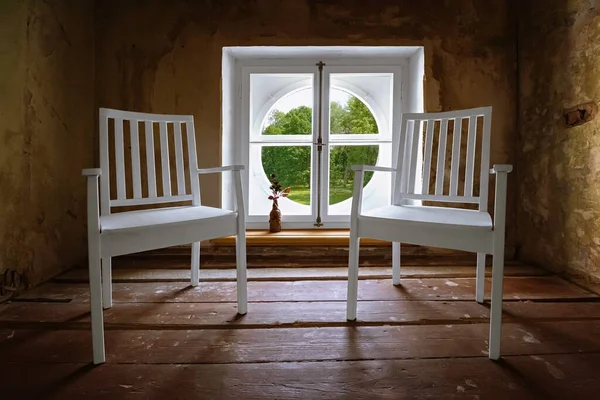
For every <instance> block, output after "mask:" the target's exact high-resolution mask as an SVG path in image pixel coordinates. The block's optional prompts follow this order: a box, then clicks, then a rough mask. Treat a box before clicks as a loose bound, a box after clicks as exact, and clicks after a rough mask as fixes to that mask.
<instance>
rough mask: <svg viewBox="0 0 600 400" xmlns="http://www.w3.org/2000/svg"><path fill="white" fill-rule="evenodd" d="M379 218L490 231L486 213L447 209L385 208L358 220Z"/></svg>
mask: <svg viewBox="0 0 600 400" xmlns="http://www.w3.org/2000/svg"><path fill="white" fill-rule="evenodd" d="M364 218H368V219H371V218H374V219H377V218H381V219H386V220H394V221H403V222H406V223H408V224H414V225H415V226H417V225H418V226H423V225H429V224H432V225H435V226H438V227H442V226H443V227H446V228H474V229H481V230H484V231H491V230H492V228H493V224H492V217H491V216H490V214H489V213H487V212H480V211H475V210H464V209H458V208H448V207H423V206H394V205H391V206H385V207H379V208H375V209H372V210H369V211H366V212H364V213H362V214H361V215H360V216H359V219H364Z"/></svg>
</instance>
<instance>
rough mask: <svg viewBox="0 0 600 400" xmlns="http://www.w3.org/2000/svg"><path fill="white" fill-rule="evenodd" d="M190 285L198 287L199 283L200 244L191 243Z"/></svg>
mask: <svg viewBox="0 0 600 400" xmlns="http://www.w3.org/2000/svg"><path fill="white" fill-rule="evenodd" d="M191 269H192V270H191V278H190V279H191V284H192V286H198V284H199V283H200V242H194V243H192V267H191Z"/></svg>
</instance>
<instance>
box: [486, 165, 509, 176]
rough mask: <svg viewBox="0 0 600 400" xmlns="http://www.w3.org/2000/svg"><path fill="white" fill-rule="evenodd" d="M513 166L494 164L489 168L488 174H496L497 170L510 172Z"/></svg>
mask: <svg viewBox="0 0 600 400" xmlns="http://www.w3.org/2000/svg"><path fill="white" fill-rule="evenodd" d="M512 169H513V166H512V165H510V164H494V166H493V167H492V169H490V174H492V175H493V174H497V173H498V172H506V173H509V172H512Z"/></svg>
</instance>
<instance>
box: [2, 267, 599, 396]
mask: <svg viewBox="0 0 600 400" xmlns="http://www.w3.org/2000/svg"><path fill="white" fill-rule="evenodd" d="M85 272H86V271H85V270H73V271H69V272H67V273H66V274H63V275H62V276H59V277H57V278H56V279H54V280H53V281H52V282H49V283H46V284H44V285H42V286H40V287H38V288H36V289H34V290H31V291H30V292H28V293H24V294H22V295H21V296H19V298H17V299H15V300H14V301H13V302H11V303H8V304H0V355H1V356H0V371H2V372H1V373H0V390H1V391H0V399H3V400H4V399H29V398H32V399H38V398H43V399H46V398H47V399H80V398H93V399H94V398H99V399H100V398H102V399H103V398H108V399H188V398H189V399H234V398H244V399H380V398H386V399H398V398H411V399H412V398H452V399H454V398H465V399H538V398H539V399H565V398H568V399H592V398H596V395H597V393H596V392H597V391H598V390H600V380H599V379H598V377H599V376H600V297H599V296H598V295H597V294H595V293H592V292H589V291H587V290H585V289H583V288H581V287H579V286H577V285H574V284H572V283H569V282H567V281H565V280H562V279H561V278H559V277H557V276H553V275H550V274H548V273H546V272H544V271H542V270H538V269H535V268H532V267H528V266H522V265H512V266H508V267H507V271H506V278H505V285H504V286H505V287H504V290H505V291H504V295H505V299H506V302H505V303H504V315H503V317H504V324H503V334H502V335H503V339H502V340H503V341H502V353H503V358H502V360H501V361H499V362H492V361H490V360H488V358H487V354H486V351H487V340H488V328H489V306H488V305H487V304H485V305H479V304H477V303H475V301H474V290H475V289H474V284H475V281H474V275H473V272H474V271H473V268H472V267H467V266H436V267H431V266H427V267H422V268H419V267H416V266H413V267H410V268H408V267H407V268H406V269H405V270H404V271H403V273H404V276H405V278H404V280H403V284H402V286H399V287H394V286H393V285H392V284H391V279H390V271H389V268H385V267H373V268H362V271H361V280H360V283H359V298H360V301H359V307H358V312H359V317H358V321H357V322H355V323H347V322H346V321H345V296H346V293H345V291H346V282H345V280H344V279H345V270H344V269H336V268H323V269H317V268H307V267H304V268H282V269H260V268H255V269H252V270H251V273H250V278H251V279H250V282H249V285H248V286H249V288H248V289H249V298H250V302H251V303H250V304H249V310H248V314H247V315H246V316H243V317H240V316H237V314H236V304H235V283H234V282H233V281H232V276H231V274H232V271H229V270H222V269H217V270H203V273H202V277H203V278H204V280H203V282H202V283H201V285H200V286H199V287H198V288H191V287H189V285H188V284H187V283H186V279H187V274H188V272H187V271H183V270H178V269H173V268H170V267H166V268H164V269H155V268H153V269H151V270H140V269H129V268H119V269H116V270H115V273H114V277H115V281H116V283H115V284H114V300H115V304H114V306H113V308H112V309H110V310H106V311H105V323H106V328H107V331H106V346H107V347H106V349H107V363H106V364H104V365H101V366H96V367H94V366H92V365H91V364H90V360H91V335H90V332H89V295H88V288H87V282H86V273H85ZM487 285H488V291H489V281H488V282H487Z"/></svg>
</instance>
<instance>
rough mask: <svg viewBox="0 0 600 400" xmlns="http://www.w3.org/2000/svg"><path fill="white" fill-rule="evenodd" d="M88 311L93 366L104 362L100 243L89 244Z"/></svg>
mask: <svg viewBox="0 0 600 400" xmlns="http://www.w3.org/2000/svg"><path fill="white" fill-rule="evenodd" d="M88 250H89V274H90V310H91V314H92V348H93V354H94V364H102V363H103V362H104V361H106V358H105V352H104V316H103V310H102V272H101V261H100V243H99V242H96V243H90V244H89V245H88Z"/></svg>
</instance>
